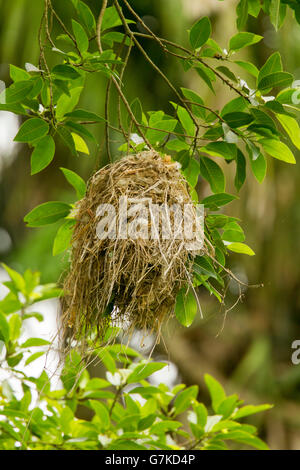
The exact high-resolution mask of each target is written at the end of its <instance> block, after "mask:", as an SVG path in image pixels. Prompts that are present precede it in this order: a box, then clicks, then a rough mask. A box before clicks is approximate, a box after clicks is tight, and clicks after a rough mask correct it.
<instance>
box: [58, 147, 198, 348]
mask: <svg viewBox="0 0 300 470" xmlns="http://www.w3.org/2000/svg"><path fill="white" fill-rule="evenodd" d="M124 196H126V197H127V198H128V199H131V198H132V199H143V198H151V200H152V201H153V203H155V204H163V203H167V204H168V205H171V204H176V203H181V204H182V203H184V204H191V203H192V199H191V196H190V193H189V189H188V184H187V182H186V181H185V179H184V177H183V176H182V174H181V173H180V171H179V169H178V168H177V166H176V163H174V162H172V161H171V158H170V157H169V156H163V157H161V156H160V155H159V154H158V153H156V152H154V151H147V152H141V153H138V154H136V155H129V156H126V157H124V158H122V159H121V160H119V161H117V162H115V163H112V164H110V165H107V166H106V167H104V168H102V169H101V170H100V171H98V172H97V173H95V174H94V175H93V176H92V178H91V180H90V182H89V185H88V190H87V194H86V196H85V197H84V198H83V199H82V200H80V201H79V202H78V203H77V208H76V220H77V223H76V226H75V229H74V234H73V239H72V249H71V266H70V270H69V272H68V274H67V276H66V279H65V281H64V293H65V295H64V299H63V331H64V335H63V336H64V340H65V341H66V343H68V344H69V345H70V344H72V343H71V342H70V339H71V340H74V339H75V340H76V341H77V342H81V344H82V343H84V340H85V339H87V338H89V339H92V340H93V341H94V343H96V341H98V344H99V339H100V340H103V338H104V336H105V333H106V332H107V329H108V327H109V326H111V325H112V324H118V325H119V326H120V325H121V327H123V328H125V326H126V328H127V332H126V333H127V334H128V332H129V333H130V332H132V331H133V330H134V329H135V328H137V329H140V330H143V331H144V332H148V333H150V332H159V331H160V328H161V325H162V322H163V321H164V320H166V319H167V318H169V317H170V316H171V315H172V314H173V313H174V307H175V299H176V295H177V293H178V292H179V290H180V289H181V288H182V287H184V286H187V285H188V283H191V277H192V276H191V269H192V258H193V256H192V255H191V252H189V251H188V250H187V248H186V246H185V243H184V242H183V240H180V239H172V240H170V239H166V240H164V239H162V238H161V237H160V236H159V237H158V239H151V238H150V239H148V240H145V239H142V238H138V239H130V238H128V239H121V240H120V239H108V238H107V239H104V240H101V239H99V238H98V237H97V233H96V228H97V223H98V218H97V208H98V207H99V205H100V204H112V205H113V206H114V207H115V208H117V207H118V204H119V200H120V197H124Z"/></svg>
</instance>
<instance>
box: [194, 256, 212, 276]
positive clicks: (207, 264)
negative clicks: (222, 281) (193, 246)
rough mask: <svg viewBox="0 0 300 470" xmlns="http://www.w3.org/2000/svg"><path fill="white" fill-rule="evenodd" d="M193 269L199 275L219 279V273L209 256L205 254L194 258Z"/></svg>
mask: <svg viewBox="0 0 300 470" xmlns="http://www.w3.org/2000/svg"><path fill="white" fill-rule="evenodd" d="M193 270H194V272H195V273H196V274H198V275H199V276H208V277H212V278H214V279H218V276H217V273H216V271H215V269H214V267H213V265H212V263H211V261H210V259H209V258H207V257H205V256H196V257H195V260H194V265H193Z"/></svg>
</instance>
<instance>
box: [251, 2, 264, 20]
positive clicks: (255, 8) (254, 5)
mask: <svg viewBox="0 0 300 470" xmlns="http://www.w3.org/2000/svg"><path fill="white" fill-rule="evenodd" d="M260 9H261V4H260V0H248V13H249V15H251V16H254V17H255V18H257V17H258V15H259V12H260Z"/></svg>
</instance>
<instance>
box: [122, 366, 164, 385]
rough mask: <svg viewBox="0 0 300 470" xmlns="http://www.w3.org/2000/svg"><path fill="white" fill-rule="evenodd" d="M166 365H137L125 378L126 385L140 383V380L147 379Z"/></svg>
mask: <svg viewBox="0 0 300 470" xmlns="http://www.w3.org/2000/svg"><path fill="white" fill-rule="evenodd" d="M164 367H166V364H164V363H161V362H149V363H148V364H139V365H138V366H137V367H136V368H135V369H134V370H133V372H132V373H131V374H130V375H129V377H128V378H127V383H129V384H132V383H135V382H140V381H141V380H143V379H145V378H146V377H149V375H151V374H153V373H154V372H156V371H158V370H160V369H163V368H164Z"/></svg>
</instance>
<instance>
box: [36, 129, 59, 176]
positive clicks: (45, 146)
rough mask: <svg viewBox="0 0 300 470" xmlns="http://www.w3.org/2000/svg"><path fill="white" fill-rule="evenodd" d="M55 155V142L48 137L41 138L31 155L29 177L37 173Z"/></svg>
mask: <svg viewBox="0 0 300 470" xmlns="http://www.w3.org/2000/svg"><path fill="white" fill-rule="evenodd" d="M54 154H55V142H54V140H53V138H52V137H51V136H50V135H46V136H45V137H42V138H41V139H40V140H39V141H38V142H37V144H36V145H35V149H34V151H33V152H32V155H31V175H35V174H36V173H39V172H40V171H42V170H43V169H44V168H46V167H47V166H48V165H49V164H50V163H51V162H52V160H53V157H54Z"/></svg>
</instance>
